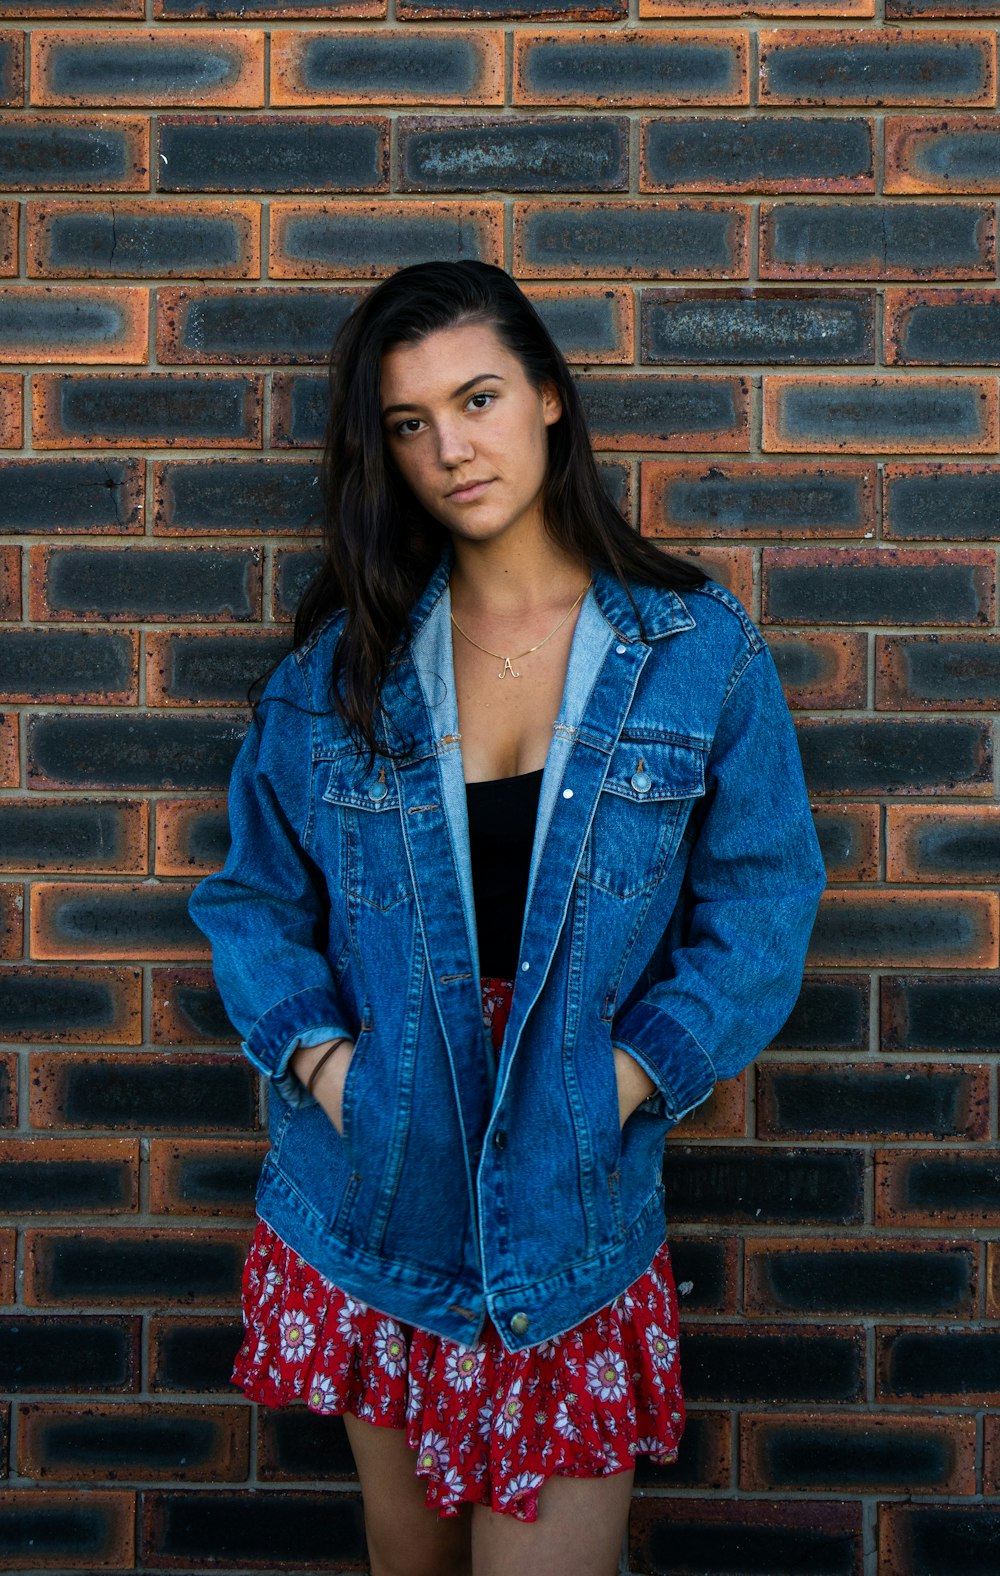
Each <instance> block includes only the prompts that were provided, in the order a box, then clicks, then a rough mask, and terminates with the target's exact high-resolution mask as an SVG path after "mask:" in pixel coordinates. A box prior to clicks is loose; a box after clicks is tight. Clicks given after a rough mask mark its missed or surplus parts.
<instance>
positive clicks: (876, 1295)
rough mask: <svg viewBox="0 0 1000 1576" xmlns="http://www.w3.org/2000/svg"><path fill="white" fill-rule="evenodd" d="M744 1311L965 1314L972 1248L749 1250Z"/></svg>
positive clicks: (972, 1277) (924, 1244) (971, 1289)
mask: <svg viewBox="0 0 1000 1576" xmlns="http://www.w3.org/2000/svg"><path fill="white" fill-rule="evenodd" d="M746 1278H747V1291H746V1297H747V1305H748V1306H752V1307H754V1308H755V1309H757V1310H766V1311H767V1310H773V1311H775V1312H778V1313H828V1314H829V1313H858V1314H868V1315H872V1316H877V1315H880V1314H908V1315H911V1316H913V1315H919V1314H929V1315H934V1316H940V1315H942V1314H946V1313H947V1314H952V1315H961V1314H965V1315H966V1316H968V1314H969V1313H970V1312H971V1311H972V1307H973V1306H974V1303H973V1299H974V1296H975V1283H976V1248H975V1246H974V1245H971V1244H970V1245H965V1244H962V1243H952V1242H949V1243H938V1242H932V1241H927V1240H923V1239H922V1240H921V1241H920V1242H919V1243H910V1244H904V1243H899V1244H893V1245H892V1246H889V1245H887V1246H886V1247H884V1248H869V1247H867V1246H866V1245H865V1244H864V1243H862V1242H860V1241H859V1242H856V1243H850V1244H848V1243H847V1242H846V1241H845V1242H844V1243H843V1244H842V1246H841V1248H840V1250H839V1251H838V1250H836V1249H835V1248H834V1246H833V1244H832V1243H831V1244H830V1248H829V1250H828V1249H827V1248H825V1247H820V1248H816V1249H814V1248H812V1247H811V1246H810V1248H809V1249H808V1250H807V1251H804V1250H803V1248H802V1245H801V1244H795V1245H792V1244H787V1245H779V1244H776V1243H769V1242H763V1241H762V1242H759V1243H758V1242H753V1243H748V1244H747V1258H746Z"/></svg>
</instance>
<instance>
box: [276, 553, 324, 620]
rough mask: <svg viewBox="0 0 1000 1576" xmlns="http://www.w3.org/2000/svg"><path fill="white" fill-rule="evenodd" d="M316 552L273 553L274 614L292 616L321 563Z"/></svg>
mask: <svg viewBox="0 0 1000 1576" xmlns="http://www.w3.org/2000/svg"><path fill="white" fill-rule="evenodd" d="M322 562H323V559H322V555H321V554H320V553H318V552H294V551H289V552H284V551H279V552H278V553H276V554H275V562H274V616H275V618H285V619H288V618H293V617H294V615H295V609H296V608H297V607H298V605H299V603H300V602H301V600H302V597H303V596H304V594H305V591H306V587H307V586H308V585H309V582H310V581H311V580H312V578H313V576H314V575H315V574H316V573H317V571H318V570H319V568H320V565H321V564H322Z"/></svg>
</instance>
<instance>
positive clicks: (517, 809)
mask: <svg viewBox="0 0 1000 1576" xmlns="http://www.w3.org/2000/svg"><path fill="white" fill-rule="evenodd" d="M542 770H543V768H542V767H541V766H540V767H539V768H538V770H537V772H521V773H519V774H518V775H517V776H516V777H490V778H487V779H486V780H485V781H483V782H478V783H466V785H465V800H466V804H467V806H468V811H469V847H470V851H471V854H472V890H473V895H474V897H475V901H476V929H477V931H478V933H479V972H480V973H481V974H494V975H500V976H501V977H502V978H504V979H513V977H514V971H515V969H516V968H517V954H518V952H519V950H520V946H521V926H522V924H523V923H524V904H525V900H526V898H527V896H528V869H529V867H530V864H531V846H532V843H533V842H534V837H535V818H536V816H537V814H538V793H539V789H540V788H541V786H542Z"/></svg>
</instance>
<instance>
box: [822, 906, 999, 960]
mask: <svg viewBox="0 0 1000 1576" xmlns="http://www.w3.org/2000/svg"><path fill="white" fill-rule="evenodd" d="M810 948H811V951H812V955H813V956H814V957H815V958H816V959H817V960H822V961H823V962H824V963H825V964H827V965H828V966H829V965H832V966H834V967H839V966H843V965H847V966H849V967H853V968H858V967H864V965H865V964H866V963H867V964H868V966H869V967H873V968H875V967H882V968H884V967H886V966H887V965H889V964H892V965H894V966H896V967H905V966H907V965H910V966H915V967H921V966H922V967H925V968H926V967H934V966H937V967H939V968H945V967H948V966H950V967H952V968H957V967H959V966H961V965H964V966H965V967H967V968H980V969H983V968H989V967H991V966H992V965H993V963H994V962H995V959H996V902H995V899H994V898H993V897H991V896H990V895H988V894H987V893H985V892H957V893H955V894H954V895H952V894H951V893H948V892H927V891H923V892H921V891H906V890H901V891H892V892H881V891H869V890H859V891H850V892H837V891H835V890H834V891H832V892H831V893H830V901H829V902H827V903H825V904H824V905H823V906H822V908H821V909H820V912H819V916H818V918H817V920H816V925H815V927H814V930H813V933H812V936H811V937H810ZM875 960H878V961H877V962H876V961H875Z"/></svg>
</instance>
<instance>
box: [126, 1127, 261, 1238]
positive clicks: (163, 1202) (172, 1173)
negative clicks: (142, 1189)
mask: <svg viewBox="0 0 1000 1576" xmlns="http://www.w3.org/2000/svg"><path fill="white" fill-rule="evenodd" d="M267 1148H268V1145H267V1142H266V1141H265V1140H262V1139H250V1140H242V1139H233V1140H223V1139H218V1138H210V1139H168V1138H154V1139H151V1140H150V1145H149V1207H150V1210H151V1211H152V1212H153V1214H155V1215H208V1216H219V1215H235V1216H239V1217H242V1218H247V1219H249V1218H251V1217H252V1216H253V1212H254V1211H253V1188H254V1185H255V1183H256V1178H257V1176H258V1175H259V1172H260V1168H261V1165H262V1164H263V1161H264V1156H265V1155H266V1153H267ZM227 1165H228V1166H230V1167H232V1168H234V1170H237V1171H238V1172H239V1173H241V1174H245V1175H246V1176H247V1178H248V1186H247V1193H246V1195H245V1196H244V1197H243V1198H235V1199H234V1198H229V1199H224V1198H220V1197H219V1196H218V1195H216V1196H214V1197H209V1198H199V1197H198V1196H197V1194H195V1195H194V1196H192V1194H191V1192H190V1191H189V1186H190V1184H189V1181H188V1180H187V1174H188V1173H189V1172H190V1170H191V1168H197V1167H205V1168H206V1169H210V1170H212V1171H214V1172H216V1173H218V1174H223V1173H224V1172H225V1168H226V1167H227Z"/></svg>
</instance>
